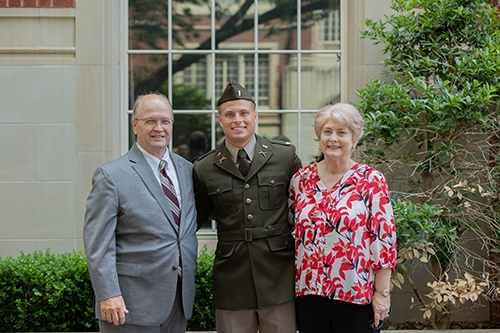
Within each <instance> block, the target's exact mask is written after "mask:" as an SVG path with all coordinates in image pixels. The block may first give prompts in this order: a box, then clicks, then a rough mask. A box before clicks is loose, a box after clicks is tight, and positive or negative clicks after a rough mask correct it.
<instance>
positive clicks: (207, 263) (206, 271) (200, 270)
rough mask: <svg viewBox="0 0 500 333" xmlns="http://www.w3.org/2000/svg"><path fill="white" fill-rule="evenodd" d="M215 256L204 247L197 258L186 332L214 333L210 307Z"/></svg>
mask: <svg viewBox="0 0 500 333" xmlns="http://www.w3.org/2000/svg"><path fill="white" fill-rule="evenodd" d="M214 258H215V254H214V253H213V252H209V251H207V247H206V246H205V247H204V248H203V249H202V250H201V251H200V254H199V256H198V267H197V269H196V296H195V300H194V306H193V316H192V317H191V319H189V321H188V331H215V310H214V308H213V307H212V266H213V262H214Z"/></svg>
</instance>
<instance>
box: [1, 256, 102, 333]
mask: <svg viewBox="0 0 500 333" xmlns="http://www.w3.org/2000/svg"><path fill="white" fill-rule="evenodd" d="M92 299H93V291H92V287H91V283H90V277H89V273H88V269H87V262H86V261H85V256H84V255H83V254H79V253H76V252H75V251H73V252H72V253H66V254H58V255H56V254H51V253H50V252H49V250H47V251H46V252H45V253H43V252H42V251H35V252H33V253H31V254H24V253H21V255H20V256H19V257H17V258H13V257H7V258H3V259H1V260H0V304H1V306H0V331H1V332H35V331H38V332H54V331H59V332H68V331H80V332H84V331H98V330H99V328H98V322H97V320H96V319H95V317H94V309H93V302H92Z"/></svg>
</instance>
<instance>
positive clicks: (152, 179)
mask: <svg viewBox="0 0 500 333" xmlns="http://www.w3.org/2000/svg"><path fill="white" fill-rule="evenodd" d="M129 159H130V162H131V163H132V168H134V170H135V171H136V172H137V174H138V175H139V177H141V179H142V182H143V183H144V185H145V186H146V187H147V188H148V190H149V192H150V193H151V195H152V196H153V197H154V198H155V200H156V202H158V204H159V205H160V207H161V209H162V210H163V213H164V214H165V216H166V217H167V219H168V221H169V222H170V224H171V225H172V227H173V228H174V229H175V231H176V232H177V233H178V232H179V226H178V225H177V224H176V223H175V221H174V217H173V216H172V212H171V211H170V207H169V205H168V201H167V197H166V196H165V193H163V190H162V189H161V186H160V184H159V183H158V179H157V178H156V176H155V174H154V173H153V170H151V166H150V165H149V164H148V162H147V161H146V159H145V158H144V156H143V155H142V153H141V151H140V150H139V148H137V145H136V144H134V146H132V148H131V149H130V152H129Z"/></svg>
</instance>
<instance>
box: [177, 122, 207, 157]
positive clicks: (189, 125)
mask: <svg viewBox="0 0 500 333" xmlns="http://www.w3.org/2000/svg"><path fill="white" fill-rule="evenodd" d="M195 131H200V132H202V133H204V134H205V135H206V147H204V148H203V152H204V153H205V152H207V151H208V150H209V148H210V142H211V140H212V134H211V115H210V114H186V113H181V114H176V115H175V123H174V128H173V131H172V150H173V151H174V152H179V147H180V146H181V145H187V148H188V152H187V155H189V150H194V146H193V144H194V143H195V142H194V141H193V142H192V143H191V145H190V135H191V134H192V133H193V132H195ZM195 141H196V140H195ZM181 148H182V147H181Z"/></svg>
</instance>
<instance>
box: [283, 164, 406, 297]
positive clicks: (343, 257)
mask: <svg viewBox="0 0 500 333" xmlns="http://www.w3.org/2000/svg"><path fill="white" fill-rule="evenodd" d="M289 211H290V219H291V222H292V223H293V224H294V227H295V292H296V296H304V295H318V296H325V297H329V298H331V299H336V300H341V301H345V302H350V303H356V304H369V303H371V300H372V297H373V292H374V290H373V288H374V277H375V273H376V272H377V271H378V270H380V269H385V268H392V269H394V267H395V265H396V226H395V222H394V217H393V213H392V206H391V201H390V197H389V189H388V187H387V183H386V181H385V178H384V176H383V175H382V173H380V172H379V171H377V170H376V169H374V168H372V167H369V166H367V165H361V164H356V165H354V166H353V167H352V168H351V169H350V170H349V171H348V172H347V173H346V174H345V175H344V176H343V177H342V178H341V179H340V180H339V182H337V184H335V185H334V186H333V188H332V189H331V190H328V189H327V188H326V187H325V185H324V184H323V182H321V180H320V178H319V176H318V169H317V164H312V165H308V166H306V167H304V168H302V169H300V170H299V171H298V172H297V173H296V174H295V175H294V176H293V177H292V180H291V182H290V191H289Z"/></svg>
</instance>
